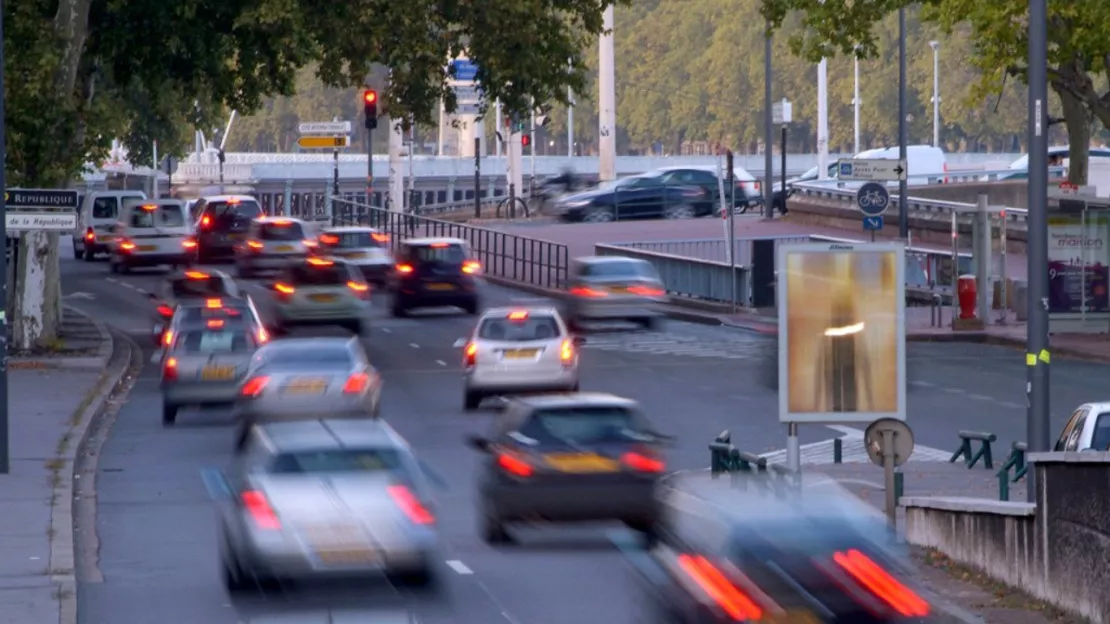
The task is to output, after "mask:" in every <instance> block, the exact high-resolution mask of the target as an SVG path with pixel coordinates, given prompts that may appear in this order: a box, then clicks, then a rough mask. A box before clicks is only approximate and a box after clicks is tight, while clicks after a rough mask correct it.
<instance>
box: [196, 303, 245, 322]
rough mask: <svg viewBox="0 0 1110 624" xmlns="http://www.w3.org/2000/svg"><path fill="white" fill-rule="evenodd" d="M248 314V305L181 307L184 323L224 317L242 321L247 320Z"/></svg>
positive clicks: (231, 320) (233, 320)
mask: <svg viewBox="0 0 1110 624" xmlns="http://www.w3.org/2000/svg"><path fill="white" fill-rule="evenodd" d="M247 314H248V309H247V308H246V307H242V308H237V307H230V306H224V307H222V308H209V307H207V306H205V307H201V306H187V307H184V308H181V321H182V322H183V323H203V322H204V321H207V320H209V319H218V318H222V319H225V320H228V321H230V322H240V321H245V320H246V317H247Z"/></svg>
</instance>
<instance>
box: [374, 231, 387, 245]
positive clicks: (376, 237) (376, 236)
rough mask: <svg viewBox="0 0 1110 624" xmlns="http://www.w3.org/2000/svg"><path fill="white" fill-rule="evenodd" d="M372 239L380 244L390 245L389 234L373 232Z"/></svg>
mask: <svg viewBox="0 0 1110 624" xmlns="http://www.w3.org/2000/svg"><path fill="white" fill-rule="evenodd" d="M370 238H371V239H373V240H375V241H377V242H379V243H388V242H389V234H382V233H380V232H371V233H370Z"/></svg>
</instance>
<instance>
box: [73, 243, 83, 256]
mask: <svg viewBox="0 0 1110 624" xmlns="http://www.w3.org/2000/svg"><path fill="white" fill-rule="evenodd" d="M73 259H74V260H80V259H81V250H80V249H78V248H77V245H74V246H73Z"/></svg>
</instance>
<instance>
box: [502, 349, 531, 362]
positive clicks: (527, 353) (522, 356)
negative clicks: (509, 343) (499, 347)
mask: <svg viewBox="0 0 1110 624" xmlns="http://www.w3.org/2000/svg"><path fill="white" fill-rule="evenodd" d="M538 352H539V349H513V350H511V351H505V353H504V355H505V359H506V360H527V359H530V358H534V357H536V353H538Z"/></svg>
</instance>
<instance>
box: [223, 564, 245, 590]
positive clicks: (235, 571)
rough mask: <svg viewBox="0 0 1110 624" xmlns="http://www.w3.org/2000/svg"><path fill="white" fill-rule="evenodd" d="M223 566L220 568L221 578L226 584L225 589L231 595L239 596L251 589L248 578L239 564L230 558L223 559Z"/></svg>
mask: <svg viewBox="0 0 1110 624" xmlns="http://www.w3.org/2000/svg"><path fill="white" fill-rule="evenodd" d="M222 559H223V565H221V566H220V568H221V570H220V577H221V579H222V580H223V583H224V589H226V590H227V592H228V593H229V594H239V593H242V592H244V591H247V590H248V589H250V583H248V582H247V581H248V577H247V575H246V574H244V573H243V569H242V568H241V567H239V562H238V561H235V560H234V559H232V560H231V561H229V560H228V557H226V556H225V557H222Z"/></svg>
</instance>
